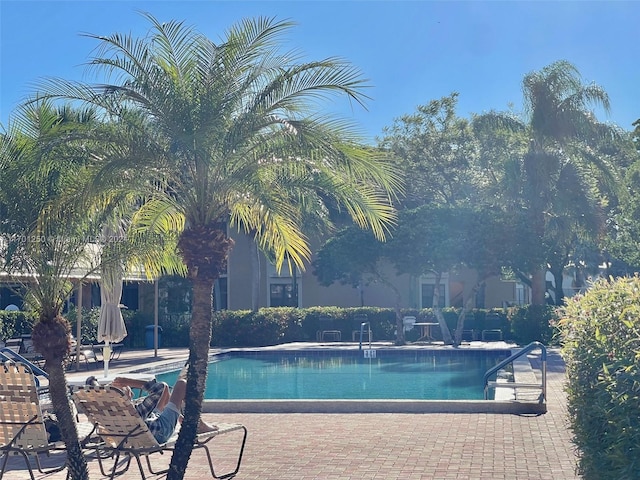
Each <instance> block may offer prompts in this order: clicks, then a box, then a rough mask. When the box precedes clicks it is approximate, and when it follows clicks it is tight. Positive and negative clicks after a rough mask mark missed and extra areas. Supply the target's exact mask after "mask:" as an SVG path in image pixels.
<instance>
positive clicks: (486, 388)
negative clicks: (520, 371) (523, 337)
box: [483, 342, 547, 403]
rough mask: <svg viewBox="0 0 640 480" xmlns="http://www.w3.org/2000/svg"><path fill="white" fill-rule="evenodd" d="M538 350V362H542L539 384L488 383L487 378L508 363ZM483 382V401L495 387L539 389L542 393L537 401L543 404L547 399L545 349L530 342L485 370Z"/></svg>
mask: <svg viewBox="0 0 640 480" xmlns="http://www.w3.org/2000/svg"><path fill="white" fill-rule="evenodd" d="M538 349H540V350H541V351H542V354H541V356H540V360H541V362H542V379H541V383H518V382H516V381H513V382H498V381H489V377H491V376H492V375H494V374H496V373H497V372H498V371H499V370H502V369H503V368H504V367H506V366H507V365H509V364H510V363H513V361H514V360H516V359H518V358H520V357H522V356H523V355H526V354H527V353H529V352H531V351H532V350H538ZM514 380H515V378H514ZM483 382H484V399H485V400H488V398H489V389H490V388H496V387H501V388H514V389H517V388H539V389H541V391H542V393H541V394H540V397H539V401H540V403H543V402H545V401H546V399H547V347H545V346H544V345H543V344H542V343H540V342H531V343H530V344H529V345H527V346H526V347H524V348H522V349H521V350H519V351H518V352H516V353H514V354H513V355H511V356H510V357H509V358H506V359H504V360H503V361H502V362H500V363H498V364H497V365H495V366H494V367H493V368H490V369H489V370H487V373H485V374H484V379H483Z"/></svg>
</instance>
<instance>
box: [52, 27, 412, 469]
mask: <svg viewBox="0 0 640 480" xmlns="http://www.w3.org/2000/svg"><path fill="white" fill-rule="evenodd" d="M146 17H147V18H148V20H149V21H150V23H151V26H152V31H151V33H150V35H147V36H145V37H144V38H138V39H136V38H132V37H130V36H126V35H120V34H114V35H111V36H107V37H103V36H92V37H93V38H95V39H97V40H99V41H100V42H101V44H100V49H99V50H98V54H97V56H96V57H95V58H93V59H92V60H91V62H90V63H91V65H93V66H94V67H96V68H97V69H98V71H99V72H102V73H106V74H107V75H108V78H107V82H108V84H107V85H98V86H91V85H84V84H76V83H70V82H65V81H61V80H53V81H50V82H48V83H46V84H45V85H44V88H45V91H46V92H48V95H49V96H52V97H64V98H75V99H78V100H81V101H87V102H90V103H92V104H94V105H98V106H99V107H101V108H103V109H104V113H105V117H108V118H114V119H115V118H117V119H118V120H119V121H120V122H123V123H125V124H127V125H128V126H129V129H130V134H131V137H130V141H132V142H133V141H134V140H137V142H138V144H139V145H140V148H138V149H137V152H138V154H139V155H137V156H136V157H135V158H134V157H130V158H129V159H128V160H127V161H122V162H118V161H115V162H107V163H106V164H105V166H104V169H103V170H102V171H101V172H100V173H99V174H98V175H97V176H96V183H95V185H96V186H99V185H100V184H101V183H103V181H105V180H106V179H110V181H111V182H114V179H118V178H126V183H123V184H122V185H120V187H121V188H125V189H131V188H134V186H137V185H145V188H142V189H141V190H140V194H141V197H142V198H144V200H143V202H142V204H141V208H140V210H139V212H138V215H137V217H136V220H137V223H138V225H139V227H140V228H152V229H154V230H155V231H157V232H170V231H178V232H179V241H178V249H179V252H180V255H181V257H182V259H183V261H184V263H185V265H186V267H187V270H188V277H189V278H190V279H191V282H192V286H193V300H192V302H193V305H192V321H191V327H190V355H189V369H188V375H187V398H186V404H185V410H184V413H185V418H184V421H183V424H182V428H181V431H180V436H179V439H178V443H177V445H176V450H175V452H174V454H173V457H172V460H171V466H170V472H169V476H168V478H169V479H176V478H182V477H183V475H184V472H185V469H186V466H187V463H188V460H189V457H190V454H191V451H192V445H193V441H194V439H195V435H196V428H197V423H198V419H199V417H200V413H201V406H202V400H203V394H204V386H205V380H206V374H207V357H208V351H209V344H210V340H211V325H212V288H213V284H214V281H215V280H216V279H217V278H218V277H219V276H220V274H221V273H223V272H224V271H225V268H226V260H227V255H228V252H229V249H230V248H231V247H232V241H231V239H230V238H229V236H228V235H227V226H228V225H230V226H231V228H237V229H243V230H244V231H245V232H248V233H251V234H253V236H254V238H255V241H256V242H257V244H258V245H259V246H260V248H261V249H263V250H265V251H270V252H272V254H273V258H275V261H276V264H277V266H278V268H281V267H282V266H283V264H284V265H287V266H288V267H289V268H294V266H298V267H300V268H303V267H304V263H305V261H307V260H308V258H309V256H310V251H309V246H308V242H307V239H306V237H305V235H304V233H303V231H302V229H301V224H302V217H303V214H302V212H306V213H308V212H309V210H310V209H313V210H314V211H315V214H316V215H320V216H322V215H324V214H325V211H326V208H325V205H326V204H327V202H328V201H332V202H335V203H337V204H339V205H341V207H342V208H343V209H345V210H346V211H347V212H348V213H349V214H350V215H351V217H352V218H353V219H354V220H355V222H356V223H357V224H358V225H360V226H361V227H368V228H371V229H372V230H373V232H374V233H375V234H376V236H377V237H378V238H381V239H382V238H384V237H385V234H386V231H387V228H388V226H389V225H390V224H391V223H392V222H393V221H394V210H393V208H392V206H391V196H392V192H394V191H396V190H397V189H398V187H399V184H400V182H399V177H398V176H397V174H396V173H395V172H394V170H393V169H392V168H391V166H390V164H388V163H387V162H385V161H383V158H382V157H380V156H376V155H375V154H373V153H372V152H371V151H370V150H367V149H365V148H362V147H360V146H359V145H358V141H359V137H358V136H357V135H356V134H355V133H354V131H353V129H352V128H351V127H350V126H349V125H348V124H347V123H345V122H344V121H341V120H337V119H333V118H331V117H329V116H327V115H325V114H323V113H322V110H321V106H320V105H319V104H318V101H319V100H321V99H323V98H326V97H331V96H332V95H333V94H338V95H345V96H346V97H347V98H349V99H351V100H353V101H354V102H356V103H358V104H362V103H363V102H364V101H365V100H366V97H365V95H364V94H363V93H362V88H363V87H365V86H366V84H365V82H364V80H363V79H362V78H361V74H360V73H359V72H358V71H357V69H355V68H354V67H352V66H351V65H350V64H348V63H347V62H345V61H342V60H340V59H337V58H328V59H324V60H319V61H312V62H301V60H300V57H299V55H298V54H297V53H296V52H282V51H281V48H280V45H281V35H282V34H283V33H284V32H286V31H287V30H288V29H289V28H290V27H291V23H290V22H282V21H276V20H274V19H270V18H258V19H250V20H243V21H241V22H239V23H238V24H236V25H234V26H232V27H231V28H230V29H229V30H228V32H227V33H226V36H225V38H224V40H223V41H221V42H220V43H214V42H213V41H211V40H209V39H208V38H206V37H205V36H203V35H202V34H200V33H198V32H197V31H196V30H194V29H193V28H190V27H187V26H185V25H184V24H182V23H180V22H176V21H171V22H167V23H161V22H159V21H158V20H156V19H155V18H153V17H152V16H150V15H146ZM109 75H111V76H110V77H109ZM319 112H320V113H319ZM150 179H151V180H152V181H151V182H150V181H149V180H150ZM149 185H154V186H155V187H156V188H155V189H153V190H149V188H148V186H149Z"/></svg>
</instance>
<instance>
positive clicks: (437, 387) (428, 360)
mask: <svg viewBox="0 0 640 480" xmlns="http://www.w3.org/2000/svg"><path fill="white" fill-rule="evenodd" d="M509 354H510V350H508V349H503V350H490V351H487V350H480V351H474V350H466V351H464V350H446V351H444V350H443V351H433V350H431V351H430V350H424V349H423V350H405V351H397V350H393V349H376V350H375V358H364V351H359V350H352V351H340V352H337V351H335V350H324V351H318V350H314V351H295V352H288V351H232V352H227V353H224V354H220V355H216V356H215V357H214V361H212V362H211V363H210V364H209V375H208V378H207V387H206V392H205V398H206V399H207V400H290V401H291V400H292V401H298V400H309V401H311V400H314V401H317V400H354V401H368V400H481V399H483V382H482V377H483V375H484V373H485V372H486V371H487V370H488V369H489V368H491V367H492V366H494V365H495V364H496V363H498V362H499V361H501V360H503V359H504V358H506V357H507V356H508V355H509ZM177 374H178V372H177V371H173V372H168V373H164V374H159V375H158V379H159V380H161V381H165V382H167V383H169V384H172V383H173V382H174V381H175V379H176V378H177Z"/></svg>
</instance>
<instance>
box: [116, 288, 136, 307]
mask: <svg viewBox="0 0 640 480" xmlns="http://www.w3.org/2000/svg"><path fill="white" fill-rule="evenodd" d="M120 303H121V304H122V305H125V306H126V307H127V308H128V309H129V310H138V308H139V307H138V284H137V283H129V282H125V283H124V284H123V285H122V297H121V300H120Z"/></svg>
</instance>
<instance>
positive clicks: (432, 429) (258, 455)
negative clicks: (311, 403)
mask: <svg viewBox="0 0 640 480" xmlns="http://www.w3.org/2000/svg"><path fill="white" fill-rule="evenodd" d="M531 360H532V362H536V359H535V358H531ZM563 382H564V366H563V363H562V360H561V358H560V356H559V355H558V353H557V352H553V351H551V352H549V364H548V397H549V401H548V412H547V413H546V414H544V415H539V416H517V415H508V414H225V415H223V416H220V415H217V414H206V415H205V416H204V417H205V419H206V420H208V421H211V422H215V421H216V420H219V421H224V422H238V423H242V424H244V425H246V426H247V428H248V429H249V437H248V441H247V447H246V450H245V457H244V460H243V463H242V467H241V469H240V473H239V474H238V475H237V477H236V478H237V479H240V480H242V479H246V480H249V479H251V480H254V479H256V480H257V479H261V480H276V479H277V480H310V479H316V480H383V479H384V480H393V479H398V480H401V479H402V480H407V479H409V480H412V479H436V480H440V479H442V480H445V479H468V480H471V479H478V480H500V479H505V480H543V479H544V480H547V479H553V480H569V479H575V478H579V477H578V476H577V475H576V473H575V468H576V458H575V455H574V448H573V446H572V444H571V441H570V432H569V431H568V430H567V428H566V427H567V424H566V422H567V420H566V399H565V396H564V393H563V390H562V385H563ZM225 437H226V435H225V436H221V437H220V438H219V439H217V440H216V443H219V445H218V449H217V450H216V452H217V454H219V455H222V456H223V457H224V456H226V455H227V453H226V452H227V451H228V449H230V448H231V445H229V443H230V442H231V440H232V439H231V438H229V439H225ZM166 457H167V458H166V462H168V461H169V456H166ZM163 461H165V460H164V459H163ZM10 468H11V469H12V470H11V471H9V472H7V473H6V474H5V476H4V479H6V480H24V479H25V478H27V477H28V474H27V472H26V471H25V470H24V469H23V468H24V467H23V466H22V464H21V463H20V462H18V461H16V459H12V460H11V462H10ZM132 468H135V466H132ZM90 469H91V478H93V479H98V478H102V476H101V475H100V473H99V470H98V467H97V462H96V461H91V462H90ZM126 477H127V478H138V477H139V475H138V474H137V470H132V471H131V472H130V474H129V475H127V476H126ZM37 478H50V479H56V480H58V479H64V478H65V475H64V473H58V474H55V475H50V476H42V475H40V476H38V477H37ZM160 478H162V477H160ZM185 478H186V479H188V480H196V479H197V480H202V479H204V478H210V474H209V468H208V465H207V463H206V459H205V457H204V455H203V454H201V453H196V454H194V456H193V457H192V458H191V461H190V463H189V468H188V470H187V473H186V476H185Z"/></svg>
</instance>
